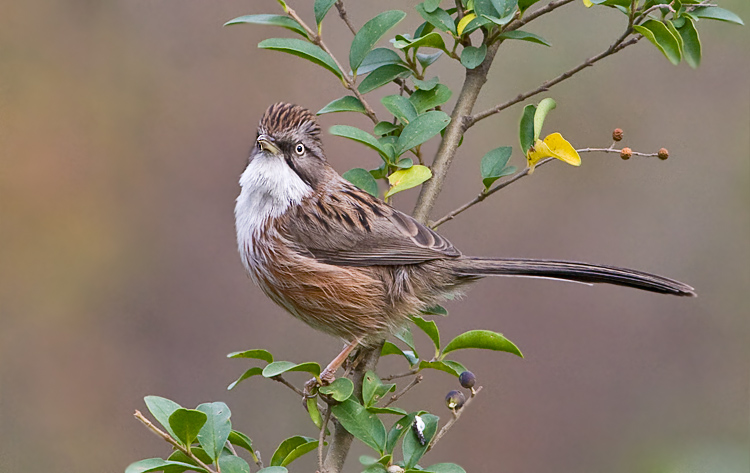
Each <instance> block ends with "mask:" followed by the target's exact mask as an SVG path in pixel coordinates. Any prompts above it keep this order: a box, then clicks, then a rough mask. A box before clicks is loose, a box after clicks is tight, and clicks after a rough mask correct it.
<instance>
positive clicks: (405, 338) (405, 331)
mask: <svg viewBox="0 0 750 473" xmlns="http://www.w3.org/2000/svg"><path fill="white" fill-rule="evenodd" d="M393 336H394V337H396V338H398V339H399V340H401V341H402V342H404V343H405V344H406V346H407V347H409V348H411V350H412V351H413V352H414V354H415V355H416V353H417V349H416V348H415V346H414V337H412V335H411V329H410V328H409V326H408V325H404V326H403V327H402V328H401V330H399V331H398V332H396V333H394V334H393ZM417 357H419V355H417Z"/></svg>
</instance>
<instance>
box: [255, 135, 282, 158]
mask: <svg viewBox="0 0 750 473" xmlns="http://www.w3.org/2000/svg"><path fill="white" fill-rule="evenodd" d="M258 147H259V148H260V149H262V150H265V151H268V152H270V153H271V154H273V155H274V156H278V155H279V154H281V150H279V148H278V147H277V146H276V145H275V144H273V138H271V137H270V136H268V135H260V136H259V137H258Z"/></svg>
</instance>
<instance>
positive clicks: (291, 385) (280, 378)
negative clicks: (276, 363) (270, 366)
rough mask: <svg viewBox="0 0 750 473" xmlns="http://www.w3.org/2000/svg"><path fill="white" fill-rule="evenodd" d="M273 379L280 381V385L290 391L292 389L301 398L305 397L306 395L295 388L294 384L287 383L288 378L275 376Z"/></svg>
mask: <svg viewBox="0 0 750 473" xmlns="http://www.w3.org/2000/svg"><path fill="white" fill-rule="evenodd" d="M271 379H272V380H274V381H278V382H279V383H281V384H283V385H284V386H286V387H288V388H289V389H291V390H292V391H294V392H295V393H297V394H299V396H300V397H305V393H304V392H303V391H302V390H301V389H299V388H298V387H297V386H295V385H293V384H292V383H290V382H289V381H287V380H286V378H284V377H283V376H281V375H277V376H274V377H273V378H271Z"/></svg>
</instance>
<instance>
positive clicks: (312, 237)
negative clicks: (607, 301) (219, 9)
mask: <svg viewBox="0 0 750 473" xmlns="http://www.w3.org/2000/svg"><path fill="white" fill-rule="evenodd" d="M239 183H240V186H241V191H240V194H239V196H238V197H237V200H236V203H235V209H234V214H235V227H236V232H237V245H238V250H239V253H240V258H241V261H242V263H243V265H244V267H245V269H246V270H247V273H248V274H249V276H250V278H251V279H252V280H253V281H254V282H255V284H257V285H258V286H259V287H260V288H261V289H262V291H263V292H264V293H265V294H266V295H267V296H268V297H270V298H271V299H272V300H273V301H274V302H275V303H276V304H278V305H279V306H281V307H282V308H284V309H285V310H286V311H287V312H289V313H290V314H291V315H292V316H294V317H296V318H297V319H300V320H301V321H303V322H304V323H306V324H307V325H309V326H310V327H312V328H314V329H317V330H319V331H322V332H325V333H327V334H329V335H332V336H334V337H338V338H340V339H342V340H343V341H344V342H345V343H346V345H345V346H344V349H343V350H342V351H341V353H340V354H339V355H338V356H337V357H336V358H334V360H333V361H332V362H331V363H330V364H329V365H328V366H327V367H326V368H325V369H324V370H323V372H322V373H321V379H322V380H323V381H324V382H326V381H328V380H332V379H334V373H335V372H336V370H337V369H338V368H339V367H340V366H341V364H343V362H344V361H345V360H346V358H347V357H348V356H349V355H350V353H351V352H352V351H353V350H354V349H355V348H356V347H358V346H360V345H362V346H373V345H374V344H375V343H379V342H380V341H382V340H383V339H384V338H385V337H387V336H388V335H389V334H390V333H395V332H396V331H398V330H399V329H401V328H402V327H403V326H404V325H405V324H407V323H408V321H409V320H410V319H409V317H410V316H412V315H416V314H419V313H420V312H421V311H423V310H425V309H427V308H429V307H434V306H435V305H437V304H439V303H441V302H443V301H444V300H446V299H448V298H453V297H455V296H457V295H461V294H462V293H463V291H464V289H465V286H466V285H467V284H469V283H471V282H474V281H476V280H478V279H481V278H484V277H486V276H521V277H537V278H547V279H559V280H565V281H575V282H581V283H586V284H595V283H609V284H615V285H620V286H628V287H632V288H636V289H641V290H645V291H651V292H655V293H661V294H672V295H676V296H694V295H695V291H694V289H693V288H692V287H690V286H689V285H687V284H684V283H681V282H679V281H675V280H673V279H669V278H666V277H662V276H657V275H654V274H649V273H646V272H642V271H637V270H633V269H627V268H620V267H615V266H602V265H594V264H588V263H578V262H571V261H557V260H541V259H519V258H493V257H469V256H464V255H463V254H462V253H461V252H460V251H459V250H458V249H457V248H456V247H455V246H453V244H452V243H451V242H450V241H448V240H447V239H446V238H445V237H443V236H441V235H440V234H438V233H437V232H435V231H434V230H432V229H430V228H429V227H427V226H426V225H423V224H422V223H420V222H418V221H417V220H415V219H414V218H412V217H411V216H409V215H407V214H406V213H403V212H401V211H399V210H397V209H395V208H394V207H392V206H390V205H388V204H387V203H385V202H383V201H382V200H380V199H378V198H377V197H374V196H372V195H370V194H369V193H367V192H365V191H363V190H361V189H359V188H357V187H356V186H354V185H353V184H352V183H350V182H349V181H347V180H346V179H344V178H343V177H342V176H341V175H339V174H338V173H337V172H336V171H335V170H334V169H333V167H331V166H330V165H329V164H328V162H327V160H326V156H325V153H324V151H323V145H322V141H321V137H320V125H319V124H318V122H317V119H316V116H315V115H314V114H313V113H312V112H310V111H309V110H307V109H306V108H304V107H301V106H298V105H293V104H289V103H282V102H280V103H276V104H273V105H271V106H270V107H269V108H268V109H267V110H266V111H265V113H264V114H263V116H262V118H261V120H260V123H259V126H258V130H257V135H256V139H255V144H254V146H253V148H252V150H251V152H250V155H249V159H248V164H247V167H246V168H245V170H244V172H243V173H242V175H241V177H240V181H239Z"/></svg>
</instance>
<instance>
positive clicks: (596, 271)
mask: <svg viewBox="0 0 750 473" xmlns="http://www.w3.org/2000/svg"><path fill="white" fill-rule="evenodd" d="M457 263H459V264H457V265H456V266H455V267H454V268H455V270H456V273H457V274H458V275H460V276H469V277H471V276H520V277H535V278H547V279H559V280H567V281H575V282H581V283H586V284H595V283H607V284H616V285H619V286H627V287H633V288H636V289H642V290H644V291H651V292H658V293H661V294H673V295H676V296H695V290H694V289H693V288H692V287H690V286H688V285H687V284H684V283H681V282H679V281H675V280H674V279H669V278H665V277H663V276H657V275H656V274H649V273H644V272H642V271H636V270H634V269H627V268H619V267H616V266H602V265H596V264H588V263H576V262H573V261H552V260H537V259H515V258H513V259H511V258H497V259H493V258H471V257H464V258H460V259H459V261H457ZM461 263H463V264H461Z"/></svg>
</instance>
